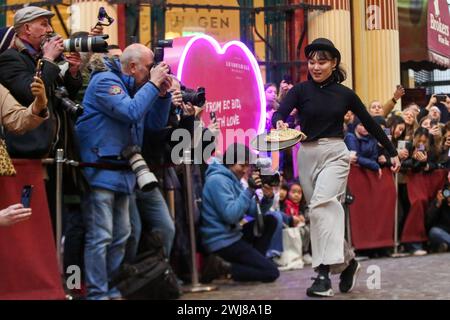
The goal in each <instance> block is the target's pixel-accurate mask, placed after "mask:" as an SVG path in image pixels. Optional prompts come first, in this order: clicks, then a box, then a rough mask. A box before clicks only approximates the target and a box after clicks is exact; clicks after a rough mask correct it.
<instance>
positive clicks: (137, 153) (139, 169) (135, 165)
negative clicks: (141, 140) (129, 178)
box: [122, 145, 158, 192]
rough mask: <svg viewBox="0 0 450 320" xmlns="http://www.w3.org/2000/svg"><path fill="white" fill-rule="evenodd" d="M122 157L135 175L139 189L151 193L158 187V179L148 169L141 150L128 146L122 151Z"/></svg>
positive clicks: (134, 146)
mask: <svg viewBox="0 0 450 320" xmlns="http://www.w3.org/2000/svg"><path fill="white" fill-rule="evenodd" d="M122 157H124V158H125V159H127V160H128V162H129V164H130V166H131V170H133V172H134V174H135V175H136V180H137V184H138V186H139V189H141V190H142V191H144V192H147V191H151V190H153V189H154V188H156V187H157V186H158V179H156V177H155V175H154V174H153V173H152V172H151V171H150V169H149V168H148V165H147V162H145V160H144V158H143V157H142V155H141V148H139V147H138V146H136V145H133V146H128V147H126V148H125V149H124V150H122Z"/></svg>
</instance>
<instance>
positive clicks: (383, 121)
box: [373, 116, 386, 127]
mask: <svg viewBox="0 0 450 320" xmlns="http://www.w3.org/2000/svg"><path fill="white" fill-rule="evenodd" d="M373 120H375V122H376V123H377V124H378V125H379V126H385V127H386V119H385V118H384V117H383V116H374V117H373Z"/></svg>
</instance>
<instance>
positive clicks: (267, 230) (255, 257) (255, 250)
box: [215, 215, 280, 282]
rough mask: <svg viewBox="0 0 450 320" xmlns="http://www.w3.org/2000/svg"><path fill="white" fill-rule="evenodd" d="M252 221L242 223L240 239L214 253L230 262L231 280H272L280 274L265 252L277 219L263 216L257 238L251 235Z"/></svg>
mask: <svg viewBox="0 0 450 320" xmlns="http://www.w3.org/2000/svg"><path fill="white" fill-rule="evenodd" d="M254 223H255V222H254V221H252V222H248V223H246V224H245V225H244V228H243V234H244V235H243V237H242V239H240V240H239V241H236V242H235V243H233V244H231V245H229V246H228V247H225V248H223V249H220V250H218V251H216V252H215V253H216V254H218V255H219V256H220V257H221V258H222V259H224V260H226V261H228V262H230V263H231V276H232V278H233V280H236V281H262V282H272V281H275V280H276V279H277V278H278V277H279V276H280V272H279V271H278V268H277V266H276V265H275V264H274V263H273V262H272V261H271V260H269V259H267V258H266V257H265V254H266V251H267V249H268V247H269V244H270V241H271V239H272V235H273V232H274V231H275V229H276V224H277V221H276V218H274V217H273V216H270V215H266V216H264V233H263V235H262V236H261V237H259V238H257V237H254V236H253V225H254Z"/></svg>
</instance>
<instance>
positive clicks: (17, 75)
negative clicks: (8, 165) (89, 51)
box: [0, 6, 82, 158]
mask: <svg viewBox="0 0 450 320" xmlns="http://www.w3.org/2000/svg"><path fill="white" fill-rule="evenodd" d="M53 16H54V13H53V12H51V11H48V10H45V9H42V8H39V7H34V6H29V7H25V8H23V9H20V10H18V11H17V12H16V14H15V15H14V30H15V32H16V38H15V40H14V42H13V43H12V45H11V48H10V49H8V50H6V51H5V52H3V53H2V54H1V55H0V83H1V84H3V85H4V86H5V87H6V88H7V89H9V90H10V92H11V94H12V95H13V96H14V97H15V98H16V99H17V101H19V103H20V104H22V105H30V104H31V102H32V101H33V100H34V97H33V95H32V93H31V88H30V85H31V83H32V82H33V76H34V75H35V73H36V71H35V70H36V65H37V62H38V60H39V59H42V61H43V64H42V73H41V78H42V80H43V81H44V84H45V86H46V89H47V96H48V99H49V102H48V108H49V111H50V119H49V120H48V121H46V122H45V123H44V124H42V125H41V126H39V127H38V128H36V129H35V130H32V131H30V132H29V133H27V134H25V135H23V136H20V137H17V136H13V135H10V134H8V133H7V134H6V143H7V146H8V151H9V153H10V155H11V156H12V157H14V158H43V157H46V156H49V155H50V156H52V155H53V153H54V151H55V150H56V147H59V148H61V147H62V148H64V149H67V147H68V146H67V145H64V144H63V143H62V141H61V138H63V137H62V136H61V131H62V130H64V129H67V125H68V124H67V119H65V118H67V116H66V115H65V114H64V113H63V112H61V108H60V101H58V99H57V98H56V97H55V93H54V88H55V87H56V86H60V85H64V86H65V87H66V88H67V90H68V92H69V95H71V96H73V95H75V94H76V93H77V91H78V90H79V89H80V87H81V85H82V78H81V75H80V73H79V65H80V57H79V54H78V53H70V54H69V55H67V56H66V57H65V58H66V60H67V61H68V62H69V64H70V68H69V72H66V74H65V75H64V77H60V75H59V74H60V68H59V67H58V65H57V63H58V60H59V59H60V58H61V54H62V53H63V50H64V47H63V39H62V38H61V37H60V36H56V37H52V38H50V39H48V37H47V35H48V34H49V33H51V32H53V28H52V27H51V25H50V19H51V18H52V17H53ZM69 126H70V125H69ZM64 138H65V140H67V138H68V137H64ZM65 144H67V143H65Z"/></svg>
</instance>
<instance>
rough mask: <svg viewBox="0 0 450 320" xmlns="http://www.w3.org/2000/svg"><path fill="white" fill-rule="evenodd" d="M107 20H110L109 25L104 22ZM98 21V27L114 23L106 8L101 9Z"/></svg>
mask: <svg viewBox="0 0 450 320" xmlns="http://www.w3.org/2000/svg"><path fill="white" fill-rule="evenodd" d="M105 19H106V20H108V22H107V23H105V22H103V21H104V20H105ZM97 20H98V22H97V26H105V27H107V26H110V25H111V24H112V23H113V22H114V18H112V17H110V16H109V15H108V13H107V12H106V9H105V7H100V8H99V9H98V15H97Z"/></svg>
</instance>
